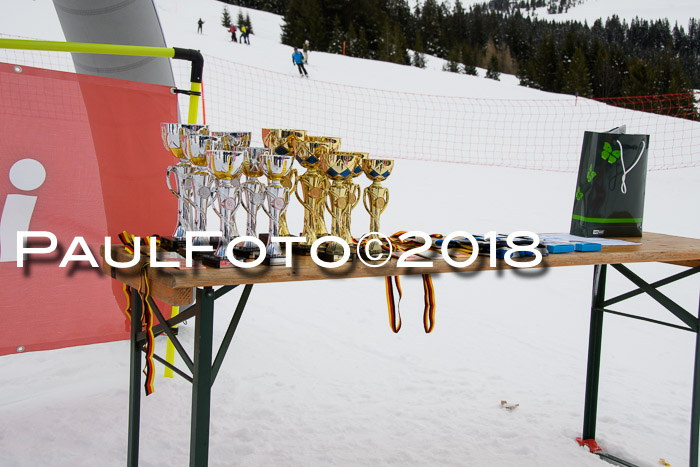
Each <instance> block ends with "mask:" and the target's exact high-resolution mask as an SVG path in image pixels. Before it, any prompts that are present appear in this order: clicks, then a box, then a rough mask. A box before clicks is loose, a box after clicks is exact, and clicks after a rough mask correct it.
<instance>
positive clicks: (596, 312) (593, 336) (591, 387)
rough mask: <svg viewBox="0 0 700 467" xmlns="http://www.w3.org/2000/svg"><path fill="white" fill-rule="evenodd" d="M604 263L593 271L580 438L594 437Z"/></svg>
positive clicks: (604, 274) (598, 378)
mask: <svg viewBox="0 0 700 467" xmlns="http://www.w3.org/2000/svg"><path fill="white" fill-rule="evenodd" d="M605 279H606V265H604V264H597V265H596V266H595V271H594V273H593V302H592V304H591V327H590V331H589V337H588V369H587V372H586V398H585V406H584V411H583V436H582V439H583V440H584V441H585V440H594V439H595V425H596V416H597V412H598V383H599V381H600V351H601V344H602V339H603V309H602V306H603V302H604V301H605Z"/></svg>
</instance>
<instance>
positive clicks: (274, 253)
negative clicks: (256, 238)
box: [263, 154, 294, 266]
mask: <svg viewBox="0 0 700 467" xmlns="http://www.w3.org/2000/svg"><path fill="white" fill-rule="evenodd" d="M292 164H294V156H293V155H291V154H289V155H284V156H281V155H278V154H268V155H265V156H264V157H263V172H264V173H265V176H266V177H267V178H268V180H269V181H270V182H269V185H268V186H267V187H266V189H265V198H266V200H267V207H265V205H263V210H264V211H265V213H266V214H267V215H268V217H269V218H270V233H269V236H268V237H267V251H266V253H267V254H266V258H267V259H266V261H267V263H268V264H269V265H271V266H274V265H277V264H284V263H285V258H286V255H285V252H284V251H282V245H280V243H279V242H276V241H273V240H272V237H279V236H280V218H281V217H282V215H283V214H284V212H285V211H286V210H287V205H288V204H289V188H288V187H286V186H284V185H282V180H283V179H284V177H285V176H286V175H288V174H289V173H290V172H291V171H292Z"/></svg>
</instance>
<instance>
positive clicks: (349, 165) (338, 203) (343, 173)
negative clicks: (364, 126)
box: [319, 152, 362, 261]
mask: <svg viewBox="0 0 700 467" xmlns="http://www.w3.org/2000/svg"><path fill="white" fill-rule="evenodd" d="M361 160H362V156H361V155H360V154H358V153H355V152H333V153H330V154H327V155H324V156H323V157H322V158H321V169H322V170H323V171H324V172H325V174H326V176H327V177H328V178H330V179H331V180H332V184H331V187H330V189H329V190H328V196H327V197H326V200H325V202H326V209H328V211H329V212H330V213H331V217H332V218H333V220H332V222H331V235H334V236H336V237H340V238H342V239H343V240H345V241H346V242H347V238H348V236H349V234H348V233H347V232H346V231H345V226H346V225H348V224H349V222H348V221H346V220H345V217H346V216H349V214H350V209H349V208H350V200H351V193H350V191H351V188H350V186H348V184H347V183H346V180H347V179H348V178H352V173H353V172H354V171H355V168H356V167H357V165H358V164H359V163H360V161H361ZM329 201H330V203H329ZM348 245H350V243H348ZM343 252H344V249H343V246H342V245H341V244H340V243H338V242H329V243H328V245H327V246H326V250H325V255H323V257H324V259H325V260H327V261H336V260H338V259H340V258H341V257H342V256H343ZM319 256H320V255H319ZM352 256H353V254H352V249H351V251H350V257H351V258H352Z"/></svg>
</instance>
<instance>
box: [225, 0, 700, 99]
mask: <svg viewBox="0 0 700 467" xmlns="http://www.w3.org/2000/svg"><path fill="white" fill-rule="evenodd" d="M581 2H582V0H520V1H513V0H492V1H491V2H488V3H483V4H480V5H474V6H471V7H469V8H465V7H464V6H462V3H461V2H460V0H453V1H451V2H449V3H448V2H442V3H440V2H438V1H437V0H424V1H420V2H416V6H415V7H414V8H413V9H412V8H411V7H410V6H409V4H408V2H407V0H329V1H322V0H226V1H225V3H229V4H236V5H240V6H244V7H250V8H256V9H260V10H265V11H269V12H273V13H277V14H281V15H284V25H283V32H282V37H281V40H282V42H283V43H284V44H287V45H291V46H297V47H300V46H301V45H302V44H303V42H304V41H305V40H309V42H310V43H311V49H312V50H319V51H324V52H331V53H343V52H344V53H345V54H346V55H350V56H354V57H361V58H369V59H373V60H383V61H388V62H394V63H400V64H404V65H412V66H419V67H424V66H425V58H424V54H430V55H435V56H437V57H441V58H444V59H445V60H447V64H446V65H445V70H448V71H453V72H457V73H468V74H476V73H477V70H476V67H482V68H484V69H487V70H488V71H487V77H491V78H494V79H498V76H499V74H500V73H501V72H503V73H509V74H514V75H517V76H518V78H519V79H520V83H521V84H522V85H524V86H528V87H532V88H536V89H541V90H544V91H551V92H557V93H565V94H578V95H580V96H584V97H594V98H603V97H620V96H648V95H659V94H676V93H687V92H692V91H693V90H694V89H700V21H698V20H697V19H691V20H690V21H689V24H685V25H684V24H669V22H668V21H667V20H655V21H648V20H644V19H639V18H637V19H634V20H633V21H631V22H630V23H627V22H626V21H621V20H620V19H619V18H618V17H617V16H613V17H611V18H606V19H598V20H596V21H595V22H594V23H593V24H587V23H580V22H574V21H568V22H554V21H550V20H546V19H538V18H536V17H532V16H531V15H530V12H531V11H532V10H533V9H534V8H542V7H546V8H547V10H548V11H549V12H550V13H561V12H564V11H567V10H568V9H569V8H571V7H572V6H574V5H575V4H577V3H581Z"/></svg>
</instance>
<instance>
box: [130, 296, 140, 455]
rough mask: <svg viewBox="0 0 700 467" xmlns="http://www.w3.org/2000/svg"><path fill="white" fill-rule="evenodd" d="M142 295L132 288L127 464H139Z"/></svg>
mask: <svg viewBox="0 0 700 467" xmlns="http://www.w3.org/2000/svg"><path fill="white" fill-rule="evenodd" d="M142 314H143V308H142V307H141V297H140V296H139V293H138V290H136V289H134V288H132V289H131V348H130V352H129V353H130V370H129V371H130V378H129V439H128V451H127V465H128V466H129V467H136V466H138V465H139V425H140V423H141V345H140V344H139V342H138V334H139V332H141V315H142Z"/></svg>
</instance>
